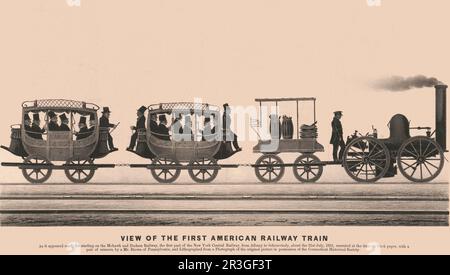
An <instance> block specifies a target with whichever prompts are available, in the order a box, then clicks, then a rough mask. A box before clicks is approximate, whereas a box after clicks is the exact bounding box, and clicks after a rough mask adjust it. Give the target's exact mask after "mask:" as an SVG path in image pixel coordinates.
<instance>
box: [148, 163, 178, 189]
mask: <svg viewBox="0 0 450 275" xmlns="http://www.w3.org/2000/svg"><path fill="white" fill-rule="evenodd" d="M152 165H153V166H155V167H152V168H151V172H152V176H153V178H154V179H155V180H157V181H158V182H159V183H172V182H175V181H176V180H177V179H178V177H179V176H180V174H181V169H180V168H179V167H178V166H179V165H180V164H179V163H178V161H175V160H170V159H166V158H155V159H153V162H152ZM158 166H161V167H158ZM162 166H163V167H162Z"/></svg>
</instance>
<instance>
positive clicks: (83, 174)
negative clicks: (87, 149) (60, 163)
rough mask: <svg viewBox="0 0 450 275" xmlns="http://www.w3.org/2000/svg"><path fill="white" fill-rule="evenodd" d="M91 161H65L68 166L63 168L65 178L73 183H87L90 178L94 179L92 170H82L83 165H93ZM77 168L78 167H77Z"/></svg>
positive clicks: (93, 170)
mask: <svg viewBox="0 0 450 275" xmlns="http://www.w3.org/2000/svg"><path fill="white" fill-rule="evenodd" d="M93 164H94V161H93V160H92V159H77V158H75V159H72V160H68V161H66V165H70V166H71V167H70V168H64V173H65V174H66V177H67V178H68V179H69V180H70V181H71V182H73V183H87V182H89V181H90V180H91V179H92V177H94V174H95V169H94V168H83V167H81V166H84V165H93ZM77 166H78V167H77Z"/></svg>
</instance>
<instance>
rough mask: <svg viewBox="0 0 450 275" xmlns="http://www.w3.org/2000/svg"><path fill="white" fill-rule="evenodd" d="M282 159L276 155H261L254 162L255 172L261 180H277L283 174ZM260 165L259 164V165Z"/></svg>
mask: <svg viewBox="0 0 450 275" xmlns="http://www.w3.org/2000/svg"><path fill="white" fill-rule="evenodd" d="M280 164H281V165H282V164H283V161H282V160H281V158H280V157H278V156H277V155H263V156H261V157H260V158H259V159H258V160H257V161H256V163H255V165H256V167H255V174H256V177H257V178H258V179H259V180H260V181H261V182H278V181H279V180H280V179H281V178H282V177H283V175H284V166H279V165H280ZM260 165H261V166H260Z"/></svg>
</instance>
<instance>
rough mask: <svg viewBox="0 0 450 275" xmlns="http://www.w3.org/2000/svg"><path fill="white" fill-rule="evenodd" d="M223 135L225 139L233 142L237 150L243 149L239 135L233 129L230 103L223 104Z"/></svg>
mask: <svg viewBox="0 0 450 275" xmlns="http://www.w3.org/2000/svg"><path fill="white" fill-rule="evenodd" d="M222 128H223V136H224V140H225V141H229V142H231V141H232V142H233V147H234V149H235V151H236V152H239V151H242V148H241V147H239V144H238V137H237V135H236V134H235V133H233V131H231V109H230V106H229V105H228V103H225V104H224V105H223V117H222Z"/></svg>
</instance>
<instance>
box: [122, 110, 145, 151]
mask: <svg viewBox="0 0 450 275" xmlns="http://www.w3.org/2000/svg"><path fill="white" fill-rule="evenodd" d="M145 110H147V108H146V107H145V106H141V107H140V108H139V109H138V110H137V113H136V115H137V120H136V126H131V130H132V131H134V133H133V135H132V136H131V140H130V146H128V148H127V150H128V151H133V150H134V146H136V141H137V138H138V131H139V130H145Z"/></svg>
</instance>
